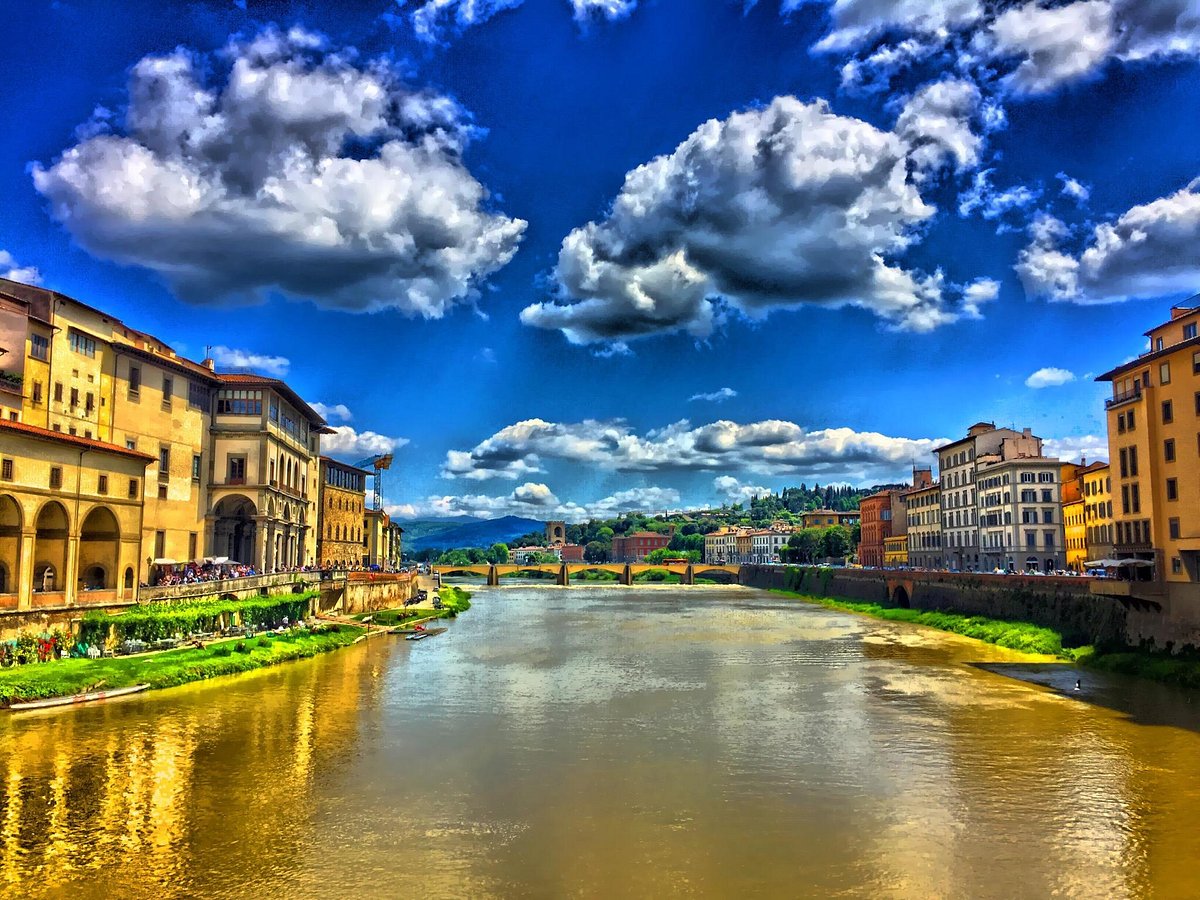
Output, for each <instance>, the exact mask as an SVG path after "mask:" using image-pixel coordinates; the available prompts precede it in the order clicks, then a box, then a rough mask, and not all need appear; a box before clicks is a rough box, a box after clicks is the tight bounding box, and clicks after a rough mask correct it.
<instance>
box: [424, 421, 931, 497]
mask: <svg viewBox="0 0 1200 900" xmlns="http://www.w3.org/2000/svg"><path fill="white" fill-rule="evenodd" d="M937 444H938V442H937V441H936V440H931V439H925V438H919V439H912V438H898V437H889V436H887V435H882V434H878V433H875V432H856V431H853V430H852V429H849V428H822V429H811V430H810V429H806V428H802V427H801V426H799V425H797V424H795V423H793V422H787V421H781V420H766V421H760V422H750V423H746V424H741V423H737V422H731V421H728V420H721V421H717V422H712V423H710V424H708V425H701V426H693V425H692V424H691V423H690V422H688V421H687V420H682V421H679V422H675V423H674V424H671V425H668V426H666V427H664V428H659V429H653V430H650V431H647V432H646V433H645V434H641V435H639V434H636V433H634V431H633V429H632V428H631V427H630V426H629V424H628V423H627V422H624V421H623V420H619V419H618V420H607V421H599V420H592V419H589V420H585V421H582V422H574V423H560V422H547V421H545V420H543V419H527V420H524V421H521V422H517V423H515V424H513V425H509V426H507V427H505V428H502V429H501V430H500V431H498V432H496V433H495V434H494V435H492V436H491V437H488V438H486V439H485V440H483V441H481V442H479V443H478V444H476V445H475V447H473V448H472V449H470V450H451V451H450V452H449V453H448V454H447V455H446V461H445V463H444V465H443V467H442V475H443V477H445V478H451V479H459V478H461V479H468V480H476V481H484V480H488V479H492V478H507V479H511V480H516V479H518V478H522V477H527V476H529V475H532V474H534V473H540V472H544V471H546V469H545V466H546V465H547V463H549V462H551V461H557V462H560V463H573V464H581V465H587V466H588V467H590V468H592V469H597V470H601V471H610V472H659V473H679V472H688V471H710V472H719V473H721V474H726V475H741V474H742V473H747V472H752V473H756V474H759V475H776V476H778V475H788V476H794V477H797V478H805V477H807V478H809V479H813V478H820V480H822V481H830V480H838V481H847V482H855V483H862V482H868V483H877V482H879V481H881V480H889V479H895V478H896V477H899V476H901V475H903V473H904V472H905V471H906V470H907V469H908V467H909V466H910V464H911V463H912V461H913V460H922V459H927V458H928V457H929V454H930V453H931V452H932V450H933V448H934V447H935V446H937Z"/></svg>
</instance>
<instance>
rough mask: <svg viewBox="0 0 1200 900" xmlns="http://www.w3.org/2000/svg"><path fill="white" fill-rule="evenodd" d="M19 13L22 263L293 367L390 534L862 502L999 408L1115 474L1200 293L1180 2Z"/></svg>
mask: <svg viewBox="0 0 1200 900" xmlns="http://www.w3.org/2000/svg"><path fill="white" fill-rule="evenodd" d="M11 15H13V16H15V15H16V14H15V13H11ZM10 24H11V26H12V28H10V30H16V29H17V27H18V25H19V31H20V33H21V34H22V38H21V40H20V41H17V42H14V43H13V44H12V46H11V47H10V48H9V51H8V52H7V54H6V56H5V57H4V58H3V59H0V75H2V76H3V79H4V83H5V84H6V86H7V91H6V103H5V104H4V106H3V108H2V109H0V117H2V121H3V129H2V131H0V134H2V136H0V189H2V191H3V196H4V197H5V201H6V202H5V204H4V214H3V218H2V219H0V254H2V255H0V271H11V272H12V274H13V277H21V278H27V279H31V280H40V282H41V283H43V284H45V285H46V286H48V287H51V288H54V289H57V290H61V291H63V292H65V293H68V294H70V295H72V296H76V297H78V298H80V299H82V300H84V301H86V302H90V303H93V304H95V305H98V306H101V307H104V308H107V309H111V310H112V311H114V312H115V313H116V314H118V315H120V316H121V317H123V318H124V319H126V320H127V321H128V322H130V323H131V324H133V325H135V326H136V327H139V328H143V329H145V330H147V331H150V332H152V333H154V334H156V335H158V336H160V337H162V338H163V339H164V340H167V341H168V342H171V343H173V345H175V346H176V348H177V349H178V350H180V352H184V353H186V354H188V355H190V356H192V357H195V358H200V357H202V356H203V355H204V354H205V350H206V347H210V346H212V347H215V348H217V350H216V351H215V353H216V355H217V357H218V362H219V363H222V362H223V363H224V364H225V365H229V366H234V365H251V366H256V367H258V368H259V370H261V371H266V372H267V373H271V374H283V375H284V377H286V378H287V379H288V381H289V383H291V384H292V385H293V386H294V387H295V388H296V389H297V390H298V391H299V392H300V393H301V394H302V395H303V396H305V397H306V398H308V399H309V400H310V401H311V402H313V403H319V404H322V406H323V408H326V409H327V410H329V412H330V415H329V418H330V420H331V422H332V423H333V424H334V425H336V426H337V427H338V428H339V429H340V433H339V435H337V437H336V438H335V439H334V442H333V450H334V452H335V453H336V454H337V455H340V456H342V457H344V458H347V459H350V460H351V461H353V459H355V458H357V457H362V456H366V455H367V454H368V453H370V452H374V451H376V450H380V449H386V448H389V447H394V448H395V449H396V454H397V464H396V468H394V469H393V473H392V477H391V478H390V479H389V481H388V483H387V486H386V500H387V502H388V504H389V506H391V507H392V508H393V509H394V510H395V511H397V512H399V513H400V514H402V515H426V514H434V515H444V514H452V515H453V514H463V513H468V514H477V515H485V516H495V515H502V514H505V513H518V514H524V515H529V516H531V517H534V518H548V517H557V516H566V517H568V518H572V519H578V518H582V517H584V516H587V515H591V514H608V513H612V512H616V511H620V510H623V509H630V508H641V509H663V508H678V507H687V506H696V505H702V504H708V503H712V502H718V501H721V500H725V499H739V498H743V497H745V496H746V495H747V494H748V493H751V492H753V491H755V490H761V489H762V488H768V487H769V488H774V489H778V488H780V487H783V486H785V485H788V484H798V483H800V482H807V483H809V484H811V483H813V482H814V481H818V482H820V483H828V482H830V481H838V482H843V481H848V482H852V483H858V484H863V483H867V484H869V483H876V482H882V481H887V480H893V479H898V478H901V477H903V475H904V473H905V471H906V470H907V469H908V468H909V466H910V465H911V463H912V461H914V460H916V461H919V462H924V463H927V462H929V461H930V460H931V456H930V454H929V450H930V448H931V447H933V446H935V445H936V443H937V442H938V440H939V439H942V438H947V437H952V436H958V435H960V434H961V433H962V432H963V430H964V429H965V427H966V426H967V425H969V424H970V423H972V422H974V421H978V420H980V419H990V420H995V421H996V422H997V423H1002V424H1015V425H1017V426H1018V427H1019V426H1025V425H1027V426H1029V427H1032V428H1033V429H1034V430H1035V432H1037V433H1039V434H1041V435H1042V436H1044V437H1046V438H1047V439H1049V440H1050V441H1051V443H1050V447H1049V449H1050V450H1052V451H1053V452H1057V453H1060V454H1062V455H1063V456H1064V457H1065V458H1078V456H1079V455H1080V454H1086V455H1087V456H1089V457H1090V458H1095V457H1096V456H1097V455H1098V453H1101V452H1102V448H1103V447H1104V446H1105V440H1104V437H1103V434H1104V432H1103V417H1102V409H1103V405H1102V398H1103V395H1104V391H1103V389H1102V388H1101V386H1098V385H1096V384H1094V383H1093V382H1092V377H1093V376H1094V374H1095V373H1097V372H1101V371H1104V370H1105V369H1107V368H1109V367H1110V366H1112V365H1114V364H1116V363H1119V362H1121V361H1123V360H1125V359H1126V358H1128V357H1130V356H1131V355H1133V354H1135V353H1137V352H1139V351H1140V350H1141V349H1142V343H1141V340H1142V339H1141V337H1140V335H1141V333H1142V332H1143V331H1144V330H1146V329H1147V328H1149V327H1150V326H1151V325H1153V324H1156V323H1157V322H1158V321H1159V320H1161V319H1163V318H1165V316H1166V311H1167V306H1168V303H1169V301H1170V300H1173V299H1177V298H1180V297H1186V296H1189V295H1190V294H1192V293H1195V292H1196V291H1197V290H1198V285H1200V277H1198V276H1200V187H1197V188H1195V189H1194V188H1193V185H1192V181H1193V179H1195V178H1197V176H1200V159H1198V156H1200V154H1198V153H1197V150H1196V149H1195V148H1196V147H1197V146H1198V145H1200V144H1198V142H1197V123H1196V118H1195V108H1196V107H1195V102H1194V99H1193V98H1194V97H1195V96H1196V95H1197V88H1198V87H1200V68H1198V67H1197V60H1198V58H1200V3H1197V2H1196V0H1162V2H1160V3H1155V4H1144V3H1137V2H1134V0H1087V2H1085V0H1073V2H1061V3H1054V4H1050V3H1043V4H1041V5H1039V4H1038V3H1036V2H1024V3H1022V2H1012V3H1003V2H1002V3H998V4H990V3H989V4H984V3H982V2H980V0H941V2H934V0H928V2H926V0H920V2H918V0H838V2H836V3H832V4H831V3H829V2H826V0H807V2H805V0H758V2H757V3H743V2H741V0H737V2H734V0H728V2H727V0H636V2H634V0H523V2H522V0H474V2H471V0H421V2H415V0H409V2H408V3H397V2H389V0H378V2H374V3H371V2H361V3H346V4H333V3H322V4H315V3H314V4H291V3H254V2H253V0H246V2H244V3H224V2H222V3H216V2H213V3H192V4H188V5H177V4H161V3H149V2H145V3H141V2H136V0H127V2H122V3H120V4H112V3H110V4H106V3H99V2H97V3H85V2H56V3H53V4H46V5H39V7H38V9H37V10H36V11H33V12H31V11H30V10H29V9H28V8H22V9H21V11H20V22H19V23H17V22H16V21H14V22H12V23H10ZM51 47H52V48H54V49H53V52H47V48H51ZM1042 370H1046V371H1042Z"/></svg>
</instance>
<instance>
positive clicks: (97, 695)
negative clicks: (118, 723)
mask: <svg viewBox="0 0 1200 900" xmlns="http://www.w3.org/2000/svg"><path fill="white" fill-rule="evenodd" d="M149 689H150V685H148V684H135V685H133V686H132V687H123V688H113V689H112V690H111V691H89V692H87V693H86V694H69V695H68V696H66V697H49V698H47V699H45V700H29V701H27V702H25V703H11V704H9V707H8V708H9V709H10V710H12V711H13V712H22V711H24V710H29V709H51V708H52V707H55V706H74V705H75V704H77V703H94V702H96V701H98V700H112V699H113V698H115V697H127V696H129V695H130V694H140V693H141V692H142V691H145V690H149Z"/></svg>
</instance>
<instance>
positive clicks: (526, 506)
mask: <svg viewBox="0 0 1200 900" xmlns="http://www.w3.org/2000/svg"><path fill="white" fill-rule="evenodd" d="M679 503H680V499H679V492H678V491H677V490H675V489H673V488H662V487H638V488H630V489H629V490H625V491H620V492H618V493H616V494H612V495H610V496H607V497H602V498H601V499H599V500H593V501H590V502H585V503H576V502H574V501H564V500H560V499H559V498H558V496H556V495H555V493H554V491H552V490H551V489H550V488H549V487H547V486H546V485H545V484H542V483H539V482H525V483H524V484H522V485H521V486H520V487H518V488H516V490H514V491H513V492H512V493H511V494H506V495H500V496H495V495H490V494H461V495H456V494H446V495H442V496H431V497H426V498H425V499H424V500H422V501H419V502H416V503H402V504H396V505H394V506H389V507H388V512H389V513H390V514H391V515H395V516H397V517H399V518H405V519H413V518H424V517H442V516H447V517H448V516H463V515H466V516H477V517H479V518H482V519H496V518H500V517H501V516H523V517H526V518H533V519H543V520H544V519H563V520H565V521H567V522H584V521H587V520H588V519H600V518H610V517H613V516H617V515H620V514H622V513H627V512H647V513H650V512H663V511H664V510H675V509H678V508H679Z"/></svg>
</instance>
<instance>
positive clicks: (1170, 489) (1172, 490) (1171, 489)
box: [1134, 478, 1179, 512]
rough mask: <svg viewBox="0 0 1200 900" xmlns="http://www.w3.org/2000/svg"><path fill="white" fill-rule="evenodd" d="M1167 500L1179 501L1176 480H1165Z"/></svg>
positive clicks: (1177, 480)
mask: <svg viewBox="0 0 1200 900" xmlns="http://www.w3.org/2000/svg"><path fill="white" fill-rule="evenodd" d="M1167 499H1168V500H1178V499H1179V479H1177V478H1168V479H1167ZM1134 512H1137V510H1134Z"/></svg>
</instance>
